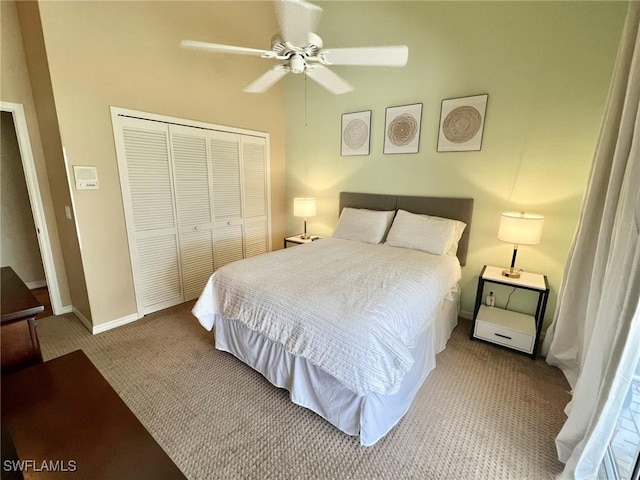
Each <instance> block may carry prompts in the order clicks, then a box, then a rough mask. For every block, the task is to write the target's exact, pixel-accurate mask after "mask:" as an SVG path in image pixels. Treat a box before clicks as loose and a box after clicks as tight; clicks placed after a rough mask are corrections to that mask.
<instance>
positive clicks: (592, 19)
mask: <svg viewBox="0 0 640 480" xmlns="http://www.w3.org/2000/svg"><path fill="white" fill-rule="evenodd" d="M315 3H317V4H318V5H320V6H321V7H322V8H323V9H324V12H323V17H322V20H321V23H320V26H319V28H318V32H317V33H318V34H319V35H320V36H321V37H322V38H323V40H324V43H325V48H328V47H351V46H353V47H356V46H373V45H394V44H406V45H408V47H409V62H408V65H407V66H406V67H404V68H398V69H394V68H372V67H333V70H334V71H335V72H336V73H338V74H339V75H341V76H343V77H344V78H345V79H347V80H348V81H349V82H351V83H352V84H353V85H354V87H355V90H354V91H353V92H350V93H347V94H344V95H331V94H329V93H328V92H326V91H325V90H324V89H322V88H321V87H319V86H318V85H317V84H315V83H314V82H313V81H312V80H310V79H305V78H304V77H303V76H302V75H297V76H294V75H289V76H288V77H287V78H286V79H285V92H286V93H285V101H286V176H287V178H286V185H287V202H288V204H289V214H290V216H289V219H288V232H289V233H290V234H294V233H298V232H299V231H301V227H302V225H301V219H297V218H294V217H292V216H291V210H292V200H291V199H292V198H293V197H295V196H315V197H317V199H318V215H317V216H316V217H314V218H312V219H309V221H308V230H309V231H310V232H312V233H314V234H320V235H330V234H331V232H332V231H333V228H334V227H335V224H336V221H337V217H338V193H339V192H340V191H360V192H374V193H392V194H404V195H437V196H453V197H472V198H474V199H475V210H474V218H473V224H472V226H471V243H470V252H469V257H468V261H467V265H466V267H464V268H463V280H462V283H461V285H462V288H463V295H462V311H463V313H465V314H468V313H469V312H471V311H472V309H473V301H474V298H475V289H476V285H477V277H478V273H479V271H480V269H481V268H482V266H483V265H484V264H491V265H498V266H507V265H508V264H509V262H510V260H511V253H512V248H513V247H512V246H511V245H509V244H506V243H503V242H501V241H499V240H498V239H497V237H496V235H497V230H498V223H499V217H500V213H501V212H503V211H510V210H518V211H519V210H524V211H527V212H532V213H539V214H542V215H544V216H545V225H544V232H543V237H542V242H541V243H540V244H539V245H537V246H529V247H526V246H523V247H521V248H520V250H519V254H518V263H517V266H518V267H520V268H523V269H525V270H528V271H533V272H538V273H544V274H546V275H547V276H548V278H549V283H550V286H551V292H552V294H551V299H550V304H549V306H548V308H547V315H546V323H547V324H548V323H549V322H550V320H551V318H552V316H553V311H554V308H555V300H556V294H557V290H558V288H559V286H560V282H561V278H562V273H563V269H564V264H565V261H566V257H567V253H568V251H569V248H570V246H571V241H572V238H573V234H574V231H575V227H576V225H577V221H578V217H579V212H580V205H581V201H582V196H583V193H584V190H585V186H586V180H587V177H588V174H589V169H590V165H591V160H592V157H593V153H594V148H595V145H596V143H597V139H598V134H599V129H600V123H601V120H602V116H603V112H604V107H605V102H606V98H607V92H608V87H609V82H610V79H611V75H612V71H613V65H614V61H615V56H616V51H617V47H618V42H619V40H620V36H621V33H622V26H623V23H624V18H625V14H626V8H627V3H626V2H615V1H614V2H610V1H607V2H597V1H590V2H575V1H571V2H540V1H534V2H482V1H473V2H396V1H386V2H372V1H356V2H347V1H341V2H315ZM483 93H487V94H489V102H488V107H487V115H486V124H485V130H484V139H483V144H482V150H481V151H479V152H454V153H438V152H436V143H437V134H438V122H439V115H440V103H441V100H442V99H446V98H453V97H460V96H468V95H474V94H483ZM413 103H422V104H423V115H422V128H421V140H420V151H419V153H418V154H412V155H384V154H383V153H382V147H383V137H384V117H385V108H386V107H389V106H396V105H405V104H413ZM361 110H372V112H373V113H372V129H371V137H372V142H371V154H370V155H369V156H362V157H341V156H340V121H341V115H342V114H343V113H348V112H356V111H361ZM312 268H313V266H310V269H312ZM508 293H509V290H506V291H501V290H498V291H497V305H499V306H500V305H503V304H504V302H505V301H506V297H507V294H508ZM531 301H532V299H531V298H530V297H528V294H527V292H522V291H518V292H516V293H515V294H514V295H513V297H512V299H511V305H512V306H515V307H516V308H519V309H526V308H527V307H528V306H529V304H530V302H531Z"/></svg>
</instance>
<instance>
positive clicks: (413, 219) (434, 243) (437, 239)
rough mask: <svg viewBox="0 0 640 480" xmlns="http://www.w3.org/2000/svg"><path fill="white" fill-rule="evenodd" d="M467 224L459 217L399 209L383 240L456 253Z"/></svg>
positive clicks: (446, 252) (431, 251)
mask: <svg viewBox="0 0 640 480" xmlns="http://www.w3.org/2000/svg"><path fill="white" fill-rule="evenodd" d="M466 226H467V225H466V224H465V223H463V222H460V221H458V220H452V219H449V218H442V217H433V216H430V215H418V214H415V213H410V212H407V211H405V210H398V214H397V215H396V218H395V219H394V220H393V225H391V230H390V231H389V234H388V235H387V242H386V243H387V244H388V245H390V246H392V247H402V248H411V249H414V250H422V251H424V252H427V253H432V254H434V255H445V254H446V255H453V256H455V255H456V252H457V250H458V242H459V240H460V237H461V236H462V232H463V231H464V229H465V227H466Z"/></svg>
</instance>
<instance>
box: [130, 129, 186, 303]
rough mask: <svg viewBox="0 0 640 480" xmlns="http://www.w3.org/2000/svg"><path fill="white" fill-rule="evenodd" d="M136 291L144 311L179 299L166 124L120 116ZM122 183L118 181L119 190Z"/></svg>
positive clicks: (180, 293)
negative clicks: (133, 249)
mask: <svg viewBox="0 0 640 480" xmlns="http://www.w3.org/2000/svg"><path fill="white" fill-rule="evenodd" d="M121 126H122V141H123V144H124V155H125V159H126V171H127V175H126V182H127V184H128V185H127V186H128V189H127V190H128V194H129V203H130V212H131V217H132V218H131V220H132V222H133V226H134V231H135V235H134V236H135V238H134V242H132V243H134V244H135V258H133V269H134V275H135V276H136V295H138V296H139V297H140V298H139V299H138V301H139V303H141V304H142V307H143V309H142V310H143V313H144V314H147V313H151V312H155V311H157V310H161V309H163V308H167V307H170V306H173V305H177V304H179V303H182V302H183V301H184V296H183V292H182V282H181V276H180V260H179V251H178V229H177V224H176V215H175V213H176V212H175V208H174V205H175V201H174V197H173V186H172V185H173V179H172V169H171V159H170V154H169V129H168V126H167V125H166V124H163V123H159V122H152V121H147V120H139V119H133V118H122V121H121ZM125 189H126V186H125V187H123V191H124V190H125Z"/></svg>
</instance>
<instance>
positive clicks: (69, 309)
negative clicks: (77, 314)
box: [54, 305, 73, 315]
mask: <svg viewBox="0 0 640 480" xmlns="http://www.w3.org/2000/svg"><path fill="white" fill-rule="evenodd" d="M65 313H73V305H65V306H64V307H62V310H60V313H55V312H54V315H64V314H65Z"/></svg>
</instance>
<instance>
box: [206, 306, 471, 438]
mask: <svg viewBox="0 0 640 480" xmlns="http://www.w3.org/2000/svg"><path fill="white" fill-rule="evenodd" d="M458 305H459V303H458V295H455V299H454V300H447V299H445V300H443V301H442V302H441V305H440V307H439V309H438V315H437V316H436V318H435V319H434V321H433V322H432V323H431V325H430V326H429V328H428V329H427V330H426V331H424V332H423V333H422V335H421V336H420V337H419V338H418V339H417V342H416V346H415V347H414V348H413V349H412V354H413V356H414V359H415V362H414V364H413V367H412V368H411V370H410V371H409V372H407V374H406V375H405V377H404V379H403V380H402V385H401V387H400V390H398V391H397V392H396V393H394V394H393V395H383V394H378V393H369V394H367V395H365V396H358V395H356V394H355V393H354V392H353V391H351V390H349V389H347V388H345V387H344V386H343V385H342V384H341V383H340V382H338V380H336V379H335V378H334V377H333V376H331V375H329V374H328V373H326V372H325V371H324V370H322V369H320V368H319V367H316V366H315V365H313V364H311V363H309V362H307V361H306V360H305V359H304V358H302V357H298V356H295V355H292V354H290V353H289V352H287V351H286V350H285V349H284V348H283V347H282V345H280V344H279V343H276V342H273V341H271V340H269V339H267V338H265V337H263V336H262V335H260V334H259V333H258V332H256V331H253V330H250V329H248V328H247V327H246V326H244V325H243V324H242V323H240V322H238V321H236V320H233V319H230V318H225V317H221V316H218V315H216V319H215V336H216V348H217V349H218V350H223V351H226V352H229V353H231V354H233V355H234V356H236V357H237V358H239V359H240V360H241V361H242V362H244V363H246V364H247V365H249V366H250V367H252V368H253V369H255V370H257V371H258V372H260V373H261V374H262V375H264V376H265V377H266V378H267V379H268V380H269V381H270V382H271V383H272V384H273V385H275V386H276V387H279V388H286V389H287V390H288V391H289V392H290V396H291V401H292V402H293V403H295V404H297V405H301V406H303V407H306V408H308V409H310V410H312V411H313V412H315V413H317V414H318V415H320V416H321V417H323V418H324V419H325V420H327V421H328V422H329V423H331V424H332V425H334V426H335V427H337V428H338V429H340V430H341V431H343V432H344V433H346V434H348V435H353V436H358V435H359V436H360V443H361V444H362V445H364V446H370V445H373V444H375V443H376V442H377V441H378V440H380V439H381V438H382V437H383V436H385V435H386V434H387V433H388V432H389V431H390V430H391V429H392V428H393V427H394V426H395V425H396V423H398V422H399V421H400V419H401V418H402V417H403V416H404V415H405V414H406V413H407V411H408V410H409V407H410V406H411V403H412V402H413V399H414V397H415V395H416V393H417V392H418V390H419V389H420V387H421V386H422V384H423V383H424V381H425V379H426V378H427V375H429V373H430V372H431V370H433V369H434V368H435V366H436V359H435V356H436V354H437V353H439V352H440V351H442V350H443V349H444V348H445V346H446V343H447V341H448V340H449V337H450V336H451V332H452V331H453V329H454V328H455V326H456V325H457V324H458Z"/></svg>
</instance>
